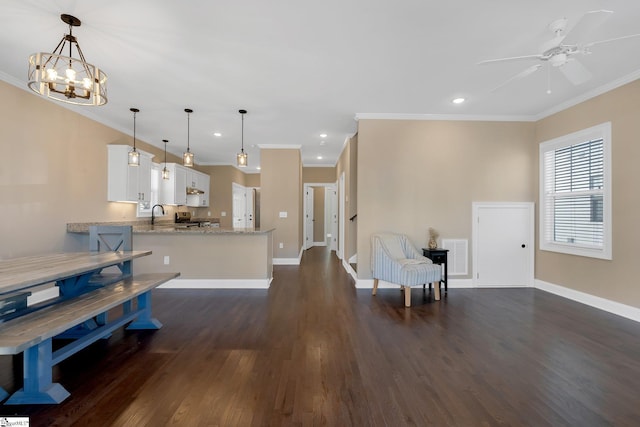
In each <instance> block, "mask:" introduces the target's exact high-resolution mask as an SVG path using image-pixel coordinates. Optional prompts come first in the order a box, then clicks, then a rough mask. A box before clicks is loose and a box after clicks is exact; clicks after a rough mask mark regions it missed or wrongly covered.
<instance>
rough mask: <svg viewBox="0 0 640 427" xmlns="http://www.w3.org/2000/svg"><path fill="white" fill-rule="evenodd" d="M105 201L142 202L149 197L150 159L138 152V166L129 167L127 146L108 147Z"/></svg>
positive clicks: (149, 156) (144, 153) (151, 156)
mask: <svg viewBox="0 0 640 427" xmlns="http://www.w3.org/2000/svg"><path fill="white" fill-rule="evenodd" d="M107 149H108V155H107V162H108V166H107V174H108V177H107V200H108V201H110V202H143V201H147V200H149V199H150V197H151V159H152V158H153V155H151V154H150V153H146V152H144V151H140V150H138V151H139V152H140V165H139V166H129V151H131V149H132V147H130V146H128V145H108V146H107Z"/></svg>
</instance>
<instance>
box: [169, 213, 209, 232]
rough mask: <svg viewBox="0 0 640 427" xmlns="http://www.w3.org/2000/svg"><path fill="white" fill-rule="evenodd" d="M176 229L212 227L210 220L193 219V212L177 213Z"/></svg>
mask: <svg viewBox="0 0 640 427" xmlns="http://www.w3.org/2000/svg"><path fill="white" fill-rule="evenodd" d="M175 220H176V228H190V227H210V226H211V221H209V220H196V219H194V218H192V217H191V212H176V216H175Z"/></svg>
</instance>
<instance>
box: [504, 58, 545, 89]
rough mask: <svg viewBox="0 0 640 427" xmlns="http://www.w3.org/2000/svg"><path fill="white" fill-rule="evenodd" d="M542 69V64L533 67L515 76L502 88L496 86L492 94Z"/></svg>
mask: <svg viewBox="0 0 640 427" xmlns="http://www.w3.org/2000/svg"><path fill="white" fill-rule="evenodd" d="M541 67H542V64H536V65H532V66H531V67H529V68H527V69H525V70H523V71H521V72H519V73H518V74H516V75H515V76H513V77H511V78H510V79H509V80H507V81H505V82H504V83H502V84H501V85H500V86H496V87H494V88H493V89H491V92H495V91H497V90H499V89H501V88H503V87H504V86H506V85H508V84H509V83H511V82H513V81H515V80H520V79H522V78H525V77H527V76H528V75H530V74H533V73H535V72H536V71H538V70H539V69H540V68H541Z"/></svg>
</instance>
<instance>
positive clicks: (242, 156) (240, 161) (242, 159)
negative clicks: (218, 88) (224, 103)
mask: <svg viewBox="0 0 640 427" xmlns="http://www.w3.org/2000/svg"><path fill="white" fill-rule="evenodd" d="M238 113H240V117H242V148H241V149H240V152H239V153H238V155H237V156H236V164H237V166H238V167H239V168H246V167H247V165H248V164H249V158H248V156H247V153H245V152H244V115H245V114H247V110H238Z"/></svg>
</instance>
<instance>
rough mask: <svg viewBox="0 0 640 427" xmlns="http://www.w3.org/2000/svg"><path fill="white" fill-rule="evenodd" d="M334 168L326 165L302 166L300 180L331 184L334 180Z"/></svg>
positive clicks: (309, 182) (308, 182) (307, 182)
mask: <svg viewBox="0 0 640 427" xmlns="http://www.w3.org/2000/svg"><path fill="white" fill-rule="evenodd" d="M336 180H337V178H336V168H335V167H332V168H328V167H303V168H302V182H303V183H304V184H321V183H327V184H331V183H334V182H336Z"/></svg>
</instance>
